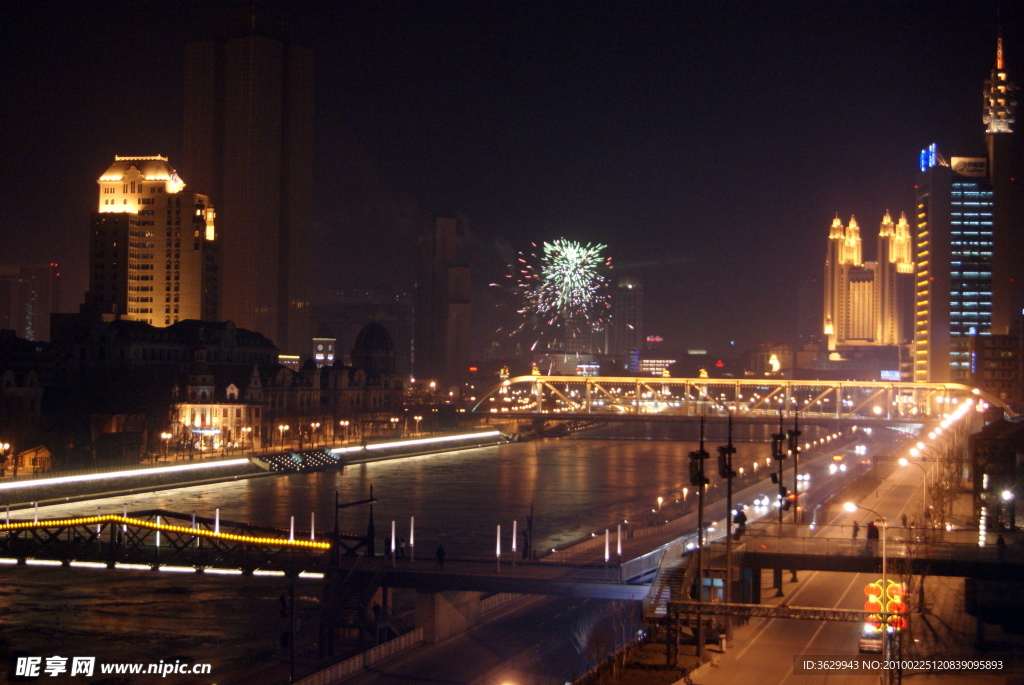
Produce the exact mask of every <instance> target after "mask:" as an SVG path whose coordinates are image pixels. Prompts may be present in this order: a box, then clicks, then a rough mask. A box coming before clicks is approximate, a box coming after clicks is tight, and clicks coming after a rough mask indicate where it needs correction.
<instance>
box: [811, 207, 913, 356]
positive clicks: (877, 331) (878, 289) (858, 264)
mask: <svg viewBox="0 0 1024 685" xmlns="http://www.w3.org/2000/svg"><path fill="white" fill-rule="evenodd" d="M913 269H914V265H913V261H912V260H911V254H910V225H909V224H908V223H907V219H906V217H905V216H901V217H900V220H899V222H898V223H894V222H893V220H892V217H891V216H889V213H888V212H886V214H885V217H884V218H883V219H882V225H881V227H880V228H879V231H878V261H875V262H866V261H864V259H863V241H862V240H861V236H860V227H859V226H858V225H857V220H856V219H855V218H853V217H851V218H850V223H849V224H848V225H847V226H843V222H842V221H841V220H840V219H839V217H836V218H835V219H833V221H832V227H831V229H830V230H829V242H828V250H827V254H826V258H825V311H824V331H823V332H824V334H825V337H826V339H827V341H828V349H829V350H836V349H838V348H840V347H854V346H864V345H902V344H904V343H905V342H906V338H907V337H908V333H907V332H906V328H905V327H906V323H905V321H906V317H907V314H906V313H905V312H906V311H908V309H909V306H910V297H909V288H910V279H911V278H912V273H913Z"/></svg>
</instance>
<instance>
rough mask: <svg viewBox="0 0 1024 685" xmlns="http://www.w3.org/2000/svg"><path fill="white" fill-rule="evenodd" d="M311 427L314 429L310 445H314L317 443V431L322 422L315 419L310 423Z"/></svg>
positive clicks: (310, 437)
mask: <svg viewBox="0 0 1024 685" xmlns="http://www.w3.org/2000/svg"><path fill="white" fill-rule="evenodd" d="M309 427H310V428H311V429H312V431H311V435H310V436H309V442H310V447H312V446H314V445H316V432H317V431H318V430H320V422H319V421H314V422H313V423H311V424H309Z"/></svg>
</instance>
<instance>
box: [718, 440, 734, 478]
mask: <svg viewBox="0 0 1024 685" xmlns="http://www.w3.org/2000/svg"><path fill="white" fill-rule="evenodd" d="M735 452H736V448H735V447H733V446H732V445H722V446H721V447H719V448H718V475H719V476H721V477H722V478H732V477H733V476H735V475H736V472H735V471H733V470H732V455H733V454H734V453H735Z"/></svg>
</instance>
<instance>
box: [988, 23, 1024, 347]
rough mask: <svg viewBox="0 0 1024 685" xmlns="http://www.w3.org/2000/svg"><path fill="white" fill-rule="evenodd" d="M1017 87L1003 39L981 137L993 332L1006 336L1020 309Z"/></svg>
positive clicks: (1023, 255) (1023, 279)
mask: <svg viewBox="0 0 1024 685" xmlns="http://www.w3.org/2000/svg"><path fill="white" fill-rule="evenodd" d="M1016 108H1017V87H1016V86H1014V85H1013V83H1011V82H1010V80H1009V78H1008V77H1007V75H1006V71H1005V70H1004V69H1003V39H1002V36H1000V37H999V41H998V43H997V46H996V63H995V66H994V67H993V69H992V73H991V74H990V75H989V78H988V80H987V81H986V82H985V92H984V115H983V116H982V121H983V122H984V124H985V137H986V140H987V142H988V178H989V181H990V183H991V184H992V191H993V193H994V198H993V199H994V206H993V209H992V221H993V239H992V242H993V256H992V332H993V333H996V334H1000V335H1001V334H1005V333H1007V332H1008V331H1009V329H1010V326H1011V324H1012V322H1013V321H1014V319H1015V318H1016V317H1017V316H1020V314H1021V311H1022V309H1024V213H1022V212H1024V202H1022V198H1021V193H1022V191H1021V179H1016V180H1015V178H1014V176H1015V174H1016V173H1018V172H1019V169H1017V166H1016V165H1017V161H1018V160H1017V158H1016V157H1017V155H1016V152H1015V150H1016V148H1017V147H1018V146H1019V142H1018V141H1017V140H1015V138H1016V136H1014V135H1013V124H1014V113H1015V111H1016Z"/></svg>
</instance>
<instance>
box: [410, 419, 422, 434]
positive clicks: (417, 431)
mask: <svg viewBox="0 0 1024 685" xmlns="http://www.w3.org/2000/svg"><path fill="white" fill-rule="evenodd" d="M412 420H413V421H415V422H416V435H419V434H420V421H422V420H423V417H422V416H414V417H412Z"/></svg>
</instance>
